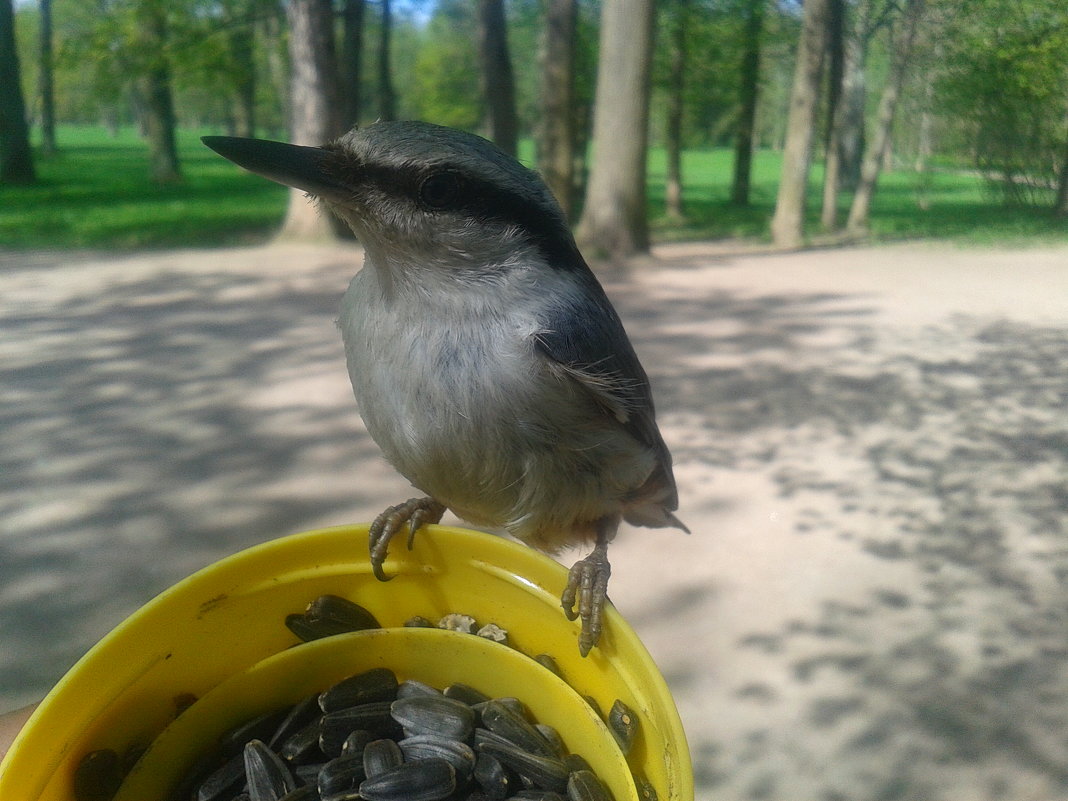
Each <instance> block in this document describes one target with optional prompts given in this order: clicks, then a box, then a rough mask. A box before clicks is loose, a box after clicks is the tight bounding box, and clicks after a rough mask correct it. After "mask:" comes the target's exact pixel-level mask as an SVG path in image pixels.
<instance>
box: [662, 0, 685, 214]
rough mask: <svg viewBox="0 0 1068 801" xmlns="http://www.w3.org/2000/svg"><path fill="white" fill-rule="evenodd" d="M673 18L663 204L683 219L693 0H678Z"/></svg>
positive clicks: (671, 24)
mask: <svg viewBox="0 0 1068 801" xmlns="http://www.w3.org/2000/svg"><path fill="white" fill-rule="evenodd" d="M670 11H671V12H673V13H672V19H671V22H670V27H669V31H668V35H669V37H670V39H669V46H670V48H671V52H670V55H669V58H670V61H671V65H670V74H669V76H668V98H667V124H666V126H665V131H664V148H665V150H666V151H667V175H666V178H665V184H664V205H665V211H666V212H667V216H668V217H669V218H671V219H673V220H681V219H682V217H683V214H682V113H683V101H684V96H683V92H684V90H685V88H686V66H687V65H686V61H687V59H686V50H687V48H686V35H687V28H688V27H689V22H690V13H689V12H690V0H675V2H674V7H673V8H670Z"/></svg>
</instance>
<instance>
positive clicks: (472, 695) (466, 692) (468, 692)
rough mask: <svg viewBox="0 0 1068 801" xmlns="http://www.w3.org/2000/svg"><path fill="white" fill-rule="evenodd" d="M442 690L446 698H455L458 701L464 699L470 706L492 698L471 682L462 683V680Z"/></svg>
mask: <svg viewBox="0 0 1068 801" xmlns="http://www.w3.org/2000/svg"><path fill="white" fill-rule="evenodd" d="M441 692H442V695H444V696H445V697H446V698H455V699H456V700H457V701H463V702H464V703H465V704H467V705H468V706H474V705H475V704H484V703H486V701H488V700H490V697H489V696H488V695H486V694H485V693H483V692H479V691H478V690H476V689H475V688H474V687H472V686H471V685H469V684H461V683H460V682H454V683H453V684H450V685H449V686H448V687H446V688H445V689H444V690H442V691H441Z"/></svg>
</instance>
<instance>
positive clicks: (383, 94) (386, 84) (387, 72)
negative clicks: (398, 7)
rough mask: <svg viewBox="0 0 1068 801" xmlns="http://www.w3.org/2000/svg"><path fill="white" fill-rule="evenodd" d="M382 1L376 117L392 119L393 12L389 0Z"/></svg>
mask: <svg viewBox="0 0 1068 801" xmlns="http://www.w3.org/2000/svg"><path fill="white" fill-rule="evenodd" d="M381 2H382V24H381V26H380V32H381V38H380V39H379V43H378V118H379V119H380V120H392V119H396V117H397V93H396V92H395V91H394V90H393V68H392V67H391V65H390V56H389V50H390V43H391V41H392V38H393V12H392V11H391V10H390V7H389V0H381Z"/></svg>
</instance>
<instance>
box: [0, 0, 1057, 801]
mask: <svg viewBox="0 0 1068 801" xmlns="http://www.w3.org/2000/svg"><path fill="white" fill-rule="evenodd" d="M1066 54H1068V9H1066V8H1065V6H1064V4H1063V2H1062V1H1061V0H1015V2H1010V1H1009V0H806V2H805V3H804V4H801V3H795V2H787V1H786V0H783V1H781V2H775V1H773V0H661V1H660V2H656V3H654V2H652V0H602V2H594V0H334V2H331V1H330V0H288V2H277V1H273V2H272V1H270V0H221V1H220V0H167V1H166V2H165V0H37V1H36V2H34V1H32V0H14V1H13V0H0V290H2V291H0V332H2V336H0V710H4V709H8V708H12V707H15V706H17V705H19V704H22V703H27V702H30V701H33V700H36V699H39V698H40V697H42V696H43V695H44V694H45V693H46V692H47V691H48V689H49V688H50V687H51V686H52V685H53V684H54V683H55V681H56V680H57V679H58V678H59V677H60V676H62V675H63V673H64V672H65V671H66V670H67V669H68V668H69V667H70V666H71V665H72V664H73V663H74V662H75V661H76V660H77V659H78V658H79V657H80V656H81V655H82V654H83V653H84V652H85V651H86V650H87V649H88V648H89V647H90V646H91V645H92V644H93V643H94V642H95V641H96V640H97V639H99V637H101V636H102V635H104V634H105V633H106V632H107V631H108V630H110V629H111V628H113V627H114V626H115V625H117V624H118V623H119V622H120V621H121V620H122V619H123V618H125V617H126V616H127V615H129V614H130V613H131V612H133V611H134V610H135V609H136V608H137V607H139V606H140V605H142V604H143V603H145V602H146V601H147V600H149V599H150V598H151V597H152V596H153V595H155V594H156V593H158V592H160V591H162V590H163V589H165V588H166V587H168V586H169V585H171V584H173V583H174V582H175V581H177V580H179V579H181V578H182V577H184V576H186V575H188V574H189V573H190V572H192V571H194V570H196V569H198V568H200V567H202V566H204V565H206V564H208V563H210V562H212V561H214V560H216V559H218V558H221V557H223V556H225V555H227V554H230V553H233V552H235V551H237V550H240V549H241V548H244V547H248V546H250V545H253V544H255V543H257V542H261V541H263V540H266V539H270V538H273V537H279V536H284V535H286V534H290V533H294V532H297V531H301V530H305V529H308V528H312V527H316V526H321V525H332V524H341V523H350V522H355V521H366V520H369V519H371V518H372V517H373V516H374V515H375V514H377V513H378V512H379V511H381V510H382V509H383V508H384V507H385V506H387V505H390V504H393V503H396V502H398V501H400V500H402V499H404V498H407V497H408V496H409V495H410V494H411V488H410V487H408V486H407V483H406V482H405V481H404V480H403V479H401V478H400V477H399V476H397V475H396V473H395V472H394V471H393V470H392V468H391V467H390V466H389V465H388V464H386V463H385V462H384V461H383V460H382V458H381V456H380V455H379V453H378V449H377V447H376V446H375V444H374V443H373V442H372V441H371V440H370V438H369V437H368V436H367V434H366V431H365V430H364V428H363V425H362V422H361V420H360V418H359V414H358V411H357V409H356V407H355V403H354V401H353V400H352V395H351V389H350V387H349V385H348V378H347V376H346V374H345V369H344V357H343V353H342V349H341V344H340V340H339V337H338V334H337V331H336V328H335V326H334V324H333V321H334V319H335V318H336V316H337V308H338V303H339V300H340V297H341V294H342V293H343V292H344V290H345V287H346V286H347V283H348V281H349V280H350V278H351V276H352V275H353V273H354V272H355V271H356V270H357V269H358V268H359V266H360V260H361V251H360V248H359V245H358V243H356V242H354V241H353V240H352V239H351V238H349V237H348V236H346V234H345V232H343V231H340V230H339V229H338V227H337V226H335V225H334V224H333V223H332V221H331V220H330V219H329V218H327V217H324V216H322V215H320V214H319V213H318V211H317V209H316V208H315V207H314V206H313V205H311V204H309V203H308V202H307V200H306V199H305V198H304V197H303V196H302V195H301V194H300V193H297V192H289V191H287V190H285V189H283V188H281V187H278V186H275V185H273V184H271V183H269V182H267V181H264V180H262V179H260V178H257V177H255V176H252V175H249V174H246V173H243V172H242V171H240V170H238V169H237V168H236V167H234V166H233V165H231V164H229V163H227V162H226V161H224V160H223V159H221V158H219V157H218V156H216V155H214V154H213V153H211V152H210V151H208V150H207V149H206V148H204V147H203V146H202V145H201V144H200V142H199V137H200V136H202V135H205V134H221V133H222V134H233V135H240V136H258V137H264V138H274V139H279V140H286V141H294V142H303V143H308V144H318V143H322V142H325V141H328V140H330V139H332V138H334V137H336V136H338V135H340V134H341V133H343V132H344V131H345V130H347V129H348V128H350V127H351V126H353V125H356V124H361V125H366V124H370V123H372V122H374V121H375V120H378V119H393V118H397V119H409V118H417V119H424V120H428V121H431V122H436V123H440V124H445V125H451V126H456V127H461V128H465V129H468V130H472V131H475V132H477V133H480V134H482V135H484V136H487V137H488V138H491V139H492V140H493V141H495V142H496V143H497V144H498V145H499V146H500V147H501V148H503V149H505V150H507V151H509V152H513V153H515V154H517V156H518V157H519V158H520V159H521V160H522V161H523V162H524V163H526V164H528V165H530V166H531V167H534V168H536V169H537V170H538V171H539V172H541V173H542V175H543V177H544V178H545V179H546V181H547V183H548V184H549V185H550V187H551V188H552V190H553V192H554V193H555V194H556V196H557V198H558V199H559V200H560V202H561V205H562V206H563V207H564V208H565V210H566V211H567V213H568V215H569V218H570V219H571V220H572V221H573V223H574V226H575V231H576V236H577V238H578V239H579V241H580V243H581V245H582V247H583V250H584V252H585V253H586V254H587V256H588V257H589V258H590V259H591V263H592V264H593V266H594V268H595V270H596V271H597V273H598V274H599V276H600V278H601V279H602V281H603V282H604V283H605V285H606V289H607V290H608V292H609V295H610V296H611V297H612V298H613V300H614V301H615V302H616V304H617V306H618V308H619V311H620V314H621V316H622V318H623V319H624V322H625V324H626V326H627V329H628V331H629V332H630V334H631V337H632V339H633V340H634V343H635V346H636V349H637V351H638V353H639V355H640V356H641V357H642V359H643V362H644V363H645V365H646V367H647V369H648V371H649V373H650V377H651V379H652V382H653V386H654V392H655V396H656V398H657V409H658V418H659V420H660V423H661V427H662V429H663V432H664V436H665V439H666V440H667V442H668V444H669V446H670V447H671V449H672V451H673V454H674V457H675V465H676V476H677V478H678V482H679V489H680V496H681V509H680V517H682V519H683V520H685V522H686V523H687V524H688V525H689V526H690V528H691V529H692V530H693V531H694V534H693V535H692V536H691V537H685V536H682V535H680V534H678V532H664V531H648V530H635V529H630V530H627V531H624V532H623V533H622V534H621V536H620V537H619V539H618V540H617V542H616V543H615V544H614V545H613V550H612V560H613V566H614V573H613V579H612V588H611V594H612V598H613V601H614V603H615V604H616V605H617V606H618V607H619V609H620V610H621V611H622V612H623V614H624V615H625V616H626V617H627V619H628V620H629V621H630V622H631V623H632V624H633V625H634V627H635V628H636V629H637V631H638V633H639V635H640V636H641V637H642V638H643V640H644V641H645V642H646V643H647V645H648V647H649V648H650V651H651V652H652V654H653V656H654V657H655V658H656V660H657V662H658V663H659V664H660V666H661V669H662V670H663V672H664V674H665V676H666V677H667V679H668V681H669V683H670V685H671V687H672V690H673V691H674V693H675V696H676V699H677V701H678V704H679V709H680V713H681V715H682V718H683V722H684V724H685V726H686V728H687V732H688V735H689V739H690V747H691V752H692V754H693V757H694V763H695V771H696V776H697V788H698V797H699V798H702V799H705V798H708V799H711V798H737V799H760V798H791V799H821V801H822V800H826V801H830V800H831V799H846V798H849V799H873V801H874V800H875V799H954V800H955V799H973V798H974V799H981V798H990V799H994V798H997V799H1003V798H1020V799H1024V798H1043V799H1050V798H1068V737H1065V735H1064V731H1065V730H1066V727H1068V645H1066V642H1068V640H1066V635H1065V632H1066V631H1068V544H1066V543H1068V531H1066V519H1068V518H1066V513H1068V418H1066V417H1065V415H1064V408H1065V405H1066V404H1068V378H1066V376H1065V373H1064V369H1063V365H1064V364H1066V363H1068V58H1066V57H1065V55H1066ZM446 522H456V521H455V520H454V519H453V518H447V521H446ZM353 547H354V549H357V550H358V549H362V548H363V547H364V546H363V544H362V543H354V546H353ZM580 555H581V554H577V553H576V554H567V555H565V557H564V558H565V559H572V558H576V557H578V556H580ZM461 611H462V610H461Z"/></svg>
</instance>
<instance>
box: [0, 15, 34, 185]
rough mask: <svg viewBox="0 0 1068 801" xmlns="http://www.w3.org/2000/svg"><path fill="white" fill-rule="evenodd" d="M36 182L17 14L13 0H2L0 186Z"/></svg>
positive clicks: (0, 36)
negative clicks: (20, 59)
mask: <svg viewBox="0 0 1068 801" xmlns="http://www.w3.org/2000/svg"><path fill="white" fill-rule="evenodd" d="M35 180H36V175H35V174H34V170H33V154H32V151H31V150H30V130H29V126H28V125H27V124H26V101H25V99H24V98H23V97H22V83H21V81H20V78H19V53H18V50H17V49H16V47H15V11H14V9H13V8H12V6H11V0H0V183H5V184H6V183H12V184H29V183H33V182H34V181H35Z"/></svg>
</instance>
